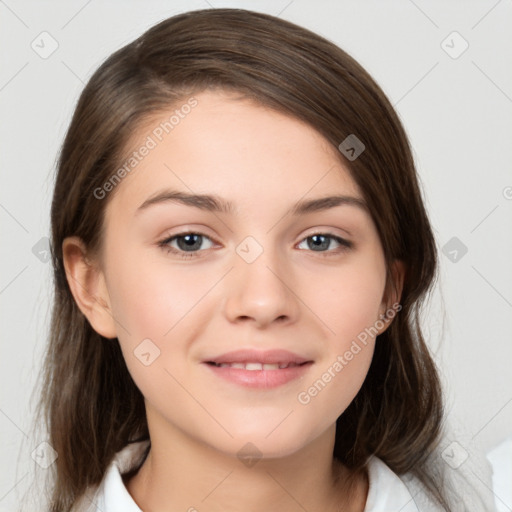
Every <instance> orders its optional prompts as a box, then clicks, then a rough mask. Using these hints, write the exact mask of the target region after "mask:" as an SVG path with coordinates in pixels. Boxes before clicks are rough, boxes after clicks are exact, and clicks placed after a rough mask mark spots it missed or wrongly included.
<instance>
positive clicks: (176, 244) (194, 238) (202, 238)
mask: <svg viewBox="0 0 512 512" xmlns="http://www.w3.org/2000/svg"><path fill="white" fill-rule="evenodd" d="M205 242H207V244H206V247H204V243H205ZM158 245H159V246H160V247H162V248H163V249H166V250H167V251H168V252H172V253H174V254H177V255H178V256H181V257H183V258H190V257H194V256H195V255H196V254H195V253H198V252H201V251H202V250H205V249H211V248H212V247H213V241H212V240H211V238H210V237H208V236H206V235H203V234H201V233H193V232H189V233H180V234H178V235H173V236H171V237H168V238H166V239H165V240H162V241H161V242H159V244H158Z"/></svg>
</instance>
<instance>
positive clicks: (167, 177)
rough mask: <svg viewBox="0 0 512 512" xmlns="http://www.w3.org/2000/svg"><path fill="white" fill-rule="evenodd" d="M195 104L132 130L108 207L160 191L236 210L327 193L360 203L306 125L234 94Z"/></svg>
mask: <svg viewBox="0 0 512 512" xmlns="http://www.w3.org/2000/svg"><path fill="white" fill-rule="evenodd" d="M194 100H195V102H194V103H195V106H194V107H192V108H180V106H183V105H187V104H192V103H191V102H190V101H188V102H187V98H185V99H184V100H182V102H178V103H177V104H176V105H173V106H172V107H171V108H169V109H168V110H165V111H161V112H159V113H157V114H155V115H154V116H152V117H151V118H150V119H146V120H145V122H144V123H143V124H141V125H140V126H139V128H138V129H137V130H136V132H135V133H134V134H133V135H132V137H131V140H130V142H129V144H128V146H127V152H126V157H125V160H124V162H122V163H121V166H123V165H124V166H125V168H126V169H128V170H129V172H126V173H125V174H126V177H124V178H123V179H122V180H121V182H120V183H119V184H118V185H117V186H116V190H115V194H114V197H113V198H112V201H111V204H109V207H108V208H109V209H113V208H114V209H117V208H119V209H121V210H122V211H124V212H130V211H132V212H134V211H135V210H136V209H137V208H138V206H140V204H141V203H142V202H143V201H144V200H146V199H147V198H148V197H149V196H151V195H153V194H155V193H156V192H158V191H159V190H161V189H163V188H169V189H173V190H183V191H186V192H188V193H209V194H214V195H219V196H222V197H226V198H228V199H229V200H230V201H231V202H232V203H233V204H234V207H235V209H238V208H240V207H242V206H250V205H253V206H257V205H258V204H259V207H260V208H261V207H262V206H264V204H265V205H266V206H269V205H275V204H279V203H281V204H283V205H284V206H286V205H288V203H289V202H292V201H293V202H296V201H298V200H299V199H301V198H304V197H307V196H309V195H315V196H319V195H327V194H331V193H333V192H336V193H343V194H350V195H352V196H356V197H361V198H362V195H361V193H360V191H359V190H358V187H357V185H356V183H355V182H354V180H353V179H352V177H351V176H350V173H349V171H348V169H347V168H346V167H345V166H344V165H343V160H342V157H340V155H339V153H338V152H337V149H336V148H335V147H333V146H332V144H330V143H329V142H328V141H327V140H326V139H325V138H324V137H323V136H322V135H321V134H319V133H318V132H317V131H316V130H314V129H313V128H312V127H311V126H309V125H307V124H306V123H304V122H302V121H300V120H298V119H296V118H293V117H291V116H287V115H285V114H282V113H279V112H276V111H274V110H271V109H269V108H266V107H264V106H261V105H259V104H257V103H255V102H253V101H251V100H248V99H244V98H241V97H240V96H239V95H234V94H233V93H227V92H223V91H221V92H204V93H201V94H197V95H195V96H194ZM144 148H146V149H144ZM142 153H144V156H142Z"/></svg>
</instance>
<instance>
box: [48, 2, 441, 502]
mask: <svg viewBox="0 0 512 512" xmlns="http://www.w3.org/2000/svg"><path fill="white" fill-rule="evenodd" d="M207 88H219V89H229V90H233V91H238V92H239V93H240V94H242V95H243V96H245V97H248V98H251V99H254V100H255V101H257V102H259V103H260V104H262V105H265V106H267V107H269V108H272V109H275V110H278V111H280V112H284V113H287V114H288V115H291V116H294V117H295V118H297V119H300V120H302V121H304V122H306V123H308V124H309V125H310V126H312V127H313V128H315V129H316V130H317V131H318V132H319V133H321V134H322V135H323V136H324V137H325V138H326V139H327V140H328V141H330V142H331V143H332V144H333V145H334V146H335V147H338V145H339V144H340V142H341V141H343V140H344V139H345V138H346V137H347V136H349V135H350V134H357V137H358V138H359V139H361V140H362V141H364V143H365V146H366V150H365V151H364V152H363V153H362V154H361V155H360V157H359V158H357V159H356V160H354V161H352V162H347V161H346V160H343V163H344V165H346V166H347V168H348V169H349V171H350V173H351V175H352V177H353V178H354V180H355V182H356V183H357V185H358V186H359V187H360V190H361V191H362V193H363V194H364V197H365V200H366V202H367V204H368V207H369V209H370V212H371V216H372V219H373V221H374V222H375V225H376V227H377V230H378V233H379V236H380V240H381V243H382V247H383V250H384V254H385V258H386V264H387V268H388V285H389V286H393V285H394V282H393V279H394V275H393V272H392V270H391V269H392V263H393V261H395V260H400V261H402V262H403V263H404V265H405V268H406V276H405V280H404V284H403V291H402V295H401V302H400V304H401V306H402V309H401V311H400V313H399V314H397V316H396V318H394V320H393V322H392V324H391V326H390V327H389V329H387V330H386V331H385V332H384V333H383V334H382V335H380V336H379V337H378V339H377V341H376V349H375V354H374V357H373V361H372V364H371V367H370V370H369V373H368V375H367V378H366V380H365V382H364V384H363V386H362V388H361V389H360V391H359V393H358V395H357V396H356V398H355V399H354V400H353V402H352V403H351V404H350V406H349V407H348V408H347V410H346V411H345V412H344V413H343V414H342V415H341V416H340V417H339V419H338V421H337V432H336V443H335V450H334V456H335V457H336V458H337V459H339V460H340V461H342V462H343V463H344V464H346V465H347V466H348V467H349V468H351V469H353V470H354V471H358V470H361V468H364V466H365V464H366V462H367V459H368V457H370V456H371V455H376V456H378V457H379V458H381V459H382V460H383V461H384V462H385V463H386V464H387V465H388V466H389V467H390V468H391V469H392V470H393V471H394V472H396V473H397V474H403V473H407V472H410V473H412V474H413V475H415V476H416V477H417V478H418V479H419V480H420V481H421V482H422V483H423V484H424V485H425V487H426V488H427V489H428V490H429V492H430V493H431V494H432V495H433V496H434V497H435V498H436V499H437V501H438V502H439V503H440V504H441V506H443V507H444V508H445V510H449V507H448V505H447V504H446V500H445V497H444V496H443V489H442V485H441V483H440V482H439V481H438V480H439V479H438V477H437V476H436V475H435V474H432V472H431V471H430V470H429V464H428V459H429V457H430V454H431V453H432V452H433V450H434V448H435V447H436V446H437V444H438V443H439V439H440V435H441V430H442V422H443V402H442V393H441V387H440V381H439V377H438V372H437V369H436V365H435V363H434V361H433V358H432V356H431V355H430V353H429V350H428V348H427V345H426V343H425V340H424V337H423V336H422V333H421V330H420V326H419V318H420V310H421V306H422V303H423V301H424V300H425V299H426V298H427V295H428V293H429V291H430V289H431V287H432V285H433V282H434V280H435V278H436V273H437V253H436V245H435V241H434V237H433V233H432V229H431V226H430V223H429V220H428V218H427V214H426V211H425V207H424V204H423V199H422V193H421V189H420V186H419V182H418V177H417V174H416V170H415V166H414V162H413V157H412V154H411V149H410V147H409V143H408V140H407V137H406V134H405V132H404V129H403V127H402V125H401V122H400V121H399V119H398V116H397V114H396V113H395V111H394V109H393V107H392V106H391V104H390V102H389V101H388V99H387V98H386V96H385V95H384V93H383V92H382V90H381V89H380V87H379V86H378V85H377V84H376V83H375V82H374V80H373V79H372V78H371V77H370V75H369V74H368V73H367V72H366V71H365V70H364V69H363V68H362V67H361V66H360V65H359V64H358V63H357V62H356V61H355V60H354V59H353V58H351V57H350V56H349V55H348V54H347V53H345V52H344V51H343V50H341V49H340V48H339V47H337V46H336V45H334V44H333V43H331V42H329V41H328V40H326V39H324V38H322V37H320V36H318V35H316V34H314V33H312V32H310V31H308V30H306V29H304V28H301V27H299V26H296V25H294V24H292V23H289V22H286V21H283V20H281V19H278V18H276V17H273V16H270V15H266V14H262V13H256V12H250V11H245V10H238V9H209V10H202V11H195V12H188V13H184V14H180V15H177V16H174V17H172V18H169V19H166V20H164V21H162V22H160V23H159V24H157V25H156V26H154V27H152V28H151V29H150V30H148V31H147V32H146V33H144V34H143V35H142V36H140V37H139V38H138V39H136V40H135V41H133V42H132V43H130V44H128V45H126V46H124V47H123V48H121V49H120V50H118V51H116V52H115V53H114V54H113V55H111V56H110V57H109V58H108V59H107V60H106V61H105V62H104V63H103V64H102V65H101V67H99V69H98V70H97V71H96V72H95V73H94V75H93V76H92V78H91V79H90V80H89V82H88V83H87V85H86V87H85V89H84V91H83V92H82V94H81V96H80V98H79V101H78V104H77V106H76V109H75V112H74V115H73V118H72V121H71V124H70V126H69V129H68V132H67V135H66V137H65V141H64V143H63V146H62V149H61V152H60V157H59V161H58V168H57V173H56V179H55V188H54V196H53V202H52V208H51V250H52V262H53V273H54V303H53V310H52V317H51V327H50V332H49V343H48V347H47V352H46V358H45V361H44V366H43V374H42V378H43V383H42V394H41V399H40V404H39V408H38V414H39V415H40V417H41V420H42V421H43V422H44V424H45V428H47V432H48V442H49V443H50V444H51V445H52V447H53V448H54V449H55V450H56V452H57V453H58V458H57V460H56V461H55V463H54V464H53V465H52V468H51V473H49V478H50V479H51V482H50V485H49V489H50V491H49V492H50V497H49V501H50V503H51V504H50V508H49V511H50V512H64V511H68V510H70V509H72V507H73V505H74V504H75V503H76V502H77V500H78V499H79V498H80V497H81V496H83V494H84V492H85V491H86V490H87V489H88V488H89V486H95V485H97V484H98V483H99V482H100V481H101V480H102V478H103V476H104V473H105V471H106V468H107V466H108V464H109V462H110V461H111V460H112V458H113V456H114V454H115V453H116V452H117V451H119V450H120V449H122V448H123V447H124V446H125V445H126V444H127V443H128V442H130V441H133V440H140V439H148V438H149V436H148V426H147V422H146V416H145V408H144V400H143V396H142V394H141V392H140V391H139V390H138V388H137V387H136V385H135V384H134V382H133V380H132V378H131V376H130V374H129V372H128V370H127V368H126V365H125V362H124V360H123V357H122V353H121V349H120V347H119V343H118V341H117V339H106V338H103V337H102V336H100V335H99V334H97V333H96V332H95V331H94V330H93V329H92V328H91V326H90V324H89V323H88V321H87V320H86V318H85V317H84V315H83V314H82V313H81V311H80V310H79V308H78V306H77V305H76V303H75V301H74V299H73V296H72V294H71V291H70V288H69V286H68V283H67V280H66V274H65V270H64V264H63V254H62V242H63V240H64V238H66V237H68V236H73V235H76V236H78V237H80V238H81V239H82V240H83V242H84V244H85V246H86V247H87V250H88V251H90V252H91V253H94V252H95V251H98V250H100V249H101V242H102V233H103V232H102V225H103V224H102V223H103V220H104V212H105V207H106V204H107V201H108V198H107V199H105V200H101V201H100V200H98V199H97V197H95V193H94V191H95V190H97V189H98V188H99V187H100V188H101V187H102V185H103V184H104V183H105V182H106V181H107V180H108V179H109V177H110V176H112V175H113V174H114V173H115V172H116V170H117V169H118V168H119V166H120V165H122V162H123V153H124V152H125V151H126V144H127V142H128V140H129V137H130V134H132V133H133V131H134V130H135V129H136V127H137V126H138V125H139V124H140V123H142V122H143V120H144V119H145V118H147V116H149V115H150V114H152V113H155V112H157V111H159V110H161V109H163V108H168V107H169V106H170V105H171V106H172V105H175V104H177V103H178V102H182V101H183V99H185V101H186V99H187V98H190V96H193V95H194V94H195V93H198V92H200V91H202V90H205V89H207ZM340 159H344V157H343V155H341V153H340Z"/></svg>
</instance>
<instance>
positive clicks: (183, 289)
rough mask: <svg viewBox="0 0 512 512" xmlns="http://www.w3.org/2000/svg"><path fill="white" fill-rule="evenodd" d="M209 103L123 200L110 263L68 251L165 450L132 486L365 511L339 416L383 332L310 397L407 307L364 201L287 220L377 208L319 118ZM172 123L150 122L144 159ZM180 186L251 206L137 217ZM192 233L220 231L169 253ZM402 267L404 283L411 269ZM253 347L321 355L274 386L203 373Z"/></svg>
mask: <svg viewBox="0 0 512 512" xmlns="http://www.w3.org/2000/svg"><path fill="white" fill-rule="evenodd" d="M195 97H196V99H197V101H198V105H197V106H196V107H195V108H194V109H193V110H192V111H191V112H190V114H188V115H187V116H186V117H185V118H184V119H182V120H180V124H179V125H177V126H176V127H175V128H174V129H173V131H172V132H171V133H169V134H167V135H166V136H165V138H164V139H163V140H162V141H161V142H159V143H158V145H157V146H156V147H155V148H154V149H152V150H151V151H150V152H149V154H148V155H147V156H146V157H145V158H144V159H143V160H142V161H141V162H140V163H139V164H138V165H137V167H136V171H134V172H132V173H131V174H130V175H128V176H127V177H126V178H124V179H123V181H122V182H121V183H120V184H119V185H118V186H117V187H116V189H115V191H114V193H112V194H113V195H112V197H110V198H109V202H108V206H107V209H106V216H105V233H104V239H103V246H102V250H101V252H100V253H99V254H98V255H96V256H95V257H91V255H89V258H88V259H87V258H85V247H84V246H83V244H82V243H81V241H80V240H79V239H78V238H76V237H70V238H68V239H66V240H65V241H64V243H63V249H64V259H65V266H66V272H67V276H68V282H69V284H70V287H71V289H72V292H73V295H74V297H75V300H76V301H77V304H78V305H79V307H80V309H81V310H82V312H83V313H84V314H85V315H86V317H87V318H88V320H89V322H90V323H91V325H92V327H93V328H94V329H95V330H96V331H97V332H98V333H100V334H101V335H103V336H104V337H106V338H118V340H119V343H120V346H121V348H122V351H123V355H124V358H125V361H126V364H127V367H128V369H129V371H130V373H131V375H132V377H133V379H134V381H135V383H136V384H137V386H138V388H139V389H140V391H141V392H142V394H143V395H144V397H145V404H146V412H147V419H148V426H149V432H150V437H151V443H152V449H151V451H150V454H149V456H148V458H147V460H146V461H145V463H144V464H143V465H142V467H141V469H140V470H139V471H138V473H137V474H136V475H135V476H133V477H132V478H131V479H129V480H127V481H126V482H125V484H126V486H127V489H128V491H129V492H130V494H131V495H132V496H133V498H134V500H135V501H136V502H137V504H138V505H139V507H141V508H143V509H144V510H145V511H164V510H165V511H167V510H189V509H190V507H195V508H197V510H200V511H220V510H224V511H231V510H246V511H252V510H254V511H256V510H269V511H272V510H280V511H292V510H294V511H295V510H303V508H305V509H306V510H308V511H316V510H322V511H325V510H339V508H337V507H338V506H339V504H340V503H341V504H343V506H344V508H343V510H354V511H356V510H357V511H362V510H363V509H364V505H365V502H366V496H367V492H368V482H367V480H366V478H359V479H358V480H357V482H356V486H355V492H354V494H353V495H352V496H351V497H350V498H349V497H348V494H347V488H346V485H345V483H346V480H347V477H348V474H349V472H348V470H347V468H345V467H343V466H342V465H341V464H336V463H333V458H332V450H333V445H334V436H335V421H336V418H337V417H338V416H339V415H340V414H341V413H342V412H343V411H344V410H345V409H346V407H347V406H348V405H349V404H350V402H351V401H352V400H353V398H354V397H355V395H356V394H357V392H358V390H359V389H360V387H361V385H362V383H363V381H364V379H365V376H366V374H367V372H368V368H369V365H370V362H371V359H372V355H373V351H374V344H375V339H374V338H371V337H370V338H369V339H368V341H367V345H366V346H362V350H361V351H360V352H359V353H358V354H357V355H355V356H354V358H353V359H352V360H351V361H350V362H349V363H348V364H347V365H346V366H344V368H343V370H342V371H340V372H338V373H335V375H336V376H335V377H334V378H332V379H331V381H330V382H329V383H328V384H327V385H326V386H325V388H324V389H322V390H321V392H319V393H318V394H317V395H316V396H314V397H313V398H312V399H311V400H310V402H309V403H308V404H305V405H304V404H302V403H300V402H299V401H298V398H297V397H298V394H299V393H300V392H304V391H307V390H308V388H309V387H310V386H311V385H312V384H313V383H314V382H315V381H316V380H317V379H319V378H321V376H322V374H324V373H325V372H326V371H327V370H328V369H329V368H330V367H332V365H333V363H334V362H335V361H336V360H337V356H338V355H342V354H344V353H345V352H346V351H347V350H349V348H350V346H351V343H352V341H353V340H355V339H356V337H357V336H358V334H359V333H361V332H362V331H364V329H365V328H367V327H370V326H373V325H374V324H375V322H376V321H377V320H379V318H380V315H381V314H382V313H384V312H385V311H386V309H388V308H389V307H390V305H391V304H393V303H395V302H398V300H399V297H397V296H396V295H392V294H391V293H389V292H388V288H387V286H386V274H385V271H386V266H385V260H384V254H383V250H382V246H381V243H380V240H379V236H378V233H377V231H376V228H375V225H374V223H373V221H372V219H371V217H370V215H369V213H368V212H367V211H366V210H365V209H363V208H358V207H355V206H351V205H339V206H336V207H332V208H329V209H326V210H323V211H315V212H310V213H307V214H303V215H298V216H294V215H290V214H288V215H286V212H287V211H288V209H289V208H291V207H292V206H293V205H295V203H297V202H298V201H300V200H308V199H314V198H319V197H324V196H331V195H337V194H340V195H348V196H352V197H356V198H360V199H362V198H363V196H362V194H361V191H360V190H359V189H358V188H357V186H356V184H355V182H354V181H353V179H352V178H351V177H350V175H349V172H348V171H347V169H346V168H345V167H344V166H343V162H342V160H341V159H340V155H339V154H338V153H337V150H336V149H335V148H333V147H332V145H330V144H328V143H327V141H326V140H325V139H324V138H323V137H322V136H321V135H320V134H318V133H317V132H316V131H315V130H314V129H313V128H311V127H310V126H308V125H306V124H304V123H302V122H301V121H299V120H297V119H294V118H291V117H288V116H286V115H283V114H281V113H276V112H274V111H272V110H269V109H266V108H264V107H262V106H260V105H258V104H256V103H254V102H251V101H250V100H247V99H243V98H240V97H237V96H234V95H233V94H232V93H227V92H220V91H216V92H211V91H210V92H203V93H201V94H197V95H196V96H195ZM172 110H173V109H170V112H171V113H172ZM168 117H169V113H168V112H162V113H161V116H160V115H159V116H157V117H155V118H153V119H151V120H150V121H149V122H147V123H145V124H144V126H142V127H140V129H139V130H137V132H136V133H135V134H134V136H133V141H131V145H133V148H138V147H140V146H141V144H142V143H143V142H144V140H146V137H147V136H148V134H151V130H152V129H153V128H154V127H156V126H158V124H159V123H160V122H161V121H162V120H164V119H168ZM164 189H173V190H179V191H183V192H187V193H196V194H199V193H201V194H215V195H218V196H220V197H222V198H224V199H225V200H229V201H231V202H232V203H233V212H232V213H223V212H212V211H205V210H201V209H199V208H195V207H193V206H190V205H185V204H181V203H179V202H176V201H165V202H161V203H158V204H155V205H152V206H149V207H147V208H143V209H142V210H139V211H138V212H137V209H138V208H139V206H140V205H142V204H143V203H144V202H145V201H146V200H147V199H148V198H151V197H153V196H155V194H157V193H158V192H160V191H162V190H164ZM187 232H189V233H190V232H192V233H201V234H204V235H206V237H208V238H204V239H203V242H202V245H200V243H201V242H199V244H198V245H199V247H200V249H199V250H198V249H196V250H195V252H194V253H193V255H192V257H191V258H189V259H184V258H180V257H179V256H178V255H177V254H176V253H173V252H168V250H167V249H166V248H164V247H161V246H159V242H161V241H162V240H164V239H166V238H169V237H170V236H173V235H177V234H183V233H187ZM322 233H329V234H333V235H335V236H339V237H341V238H343V239H345V240H348V241H350V242H351V243H352V244H353V246H352V247H351V248H348V249H347V248H345V249H343V246H341V245H340V244H338V243H337V242H336V241H335V239H332V238H327V240H326V243H327V244H330V245H327V249H325V246H324V248H323V249H321V250H315V247H313V248H311V246H310V245H309V244H308V237H310V236H312V235H315V234H322ZM248 236H251V237H253V239H254V240H256V241H257V244H259V246H260V247H261V249H262V251H263V252H262V253H261V254H259V256H258V257H257V258H256V259H255V261H253V262H252V263H247V261H245V260H244V259H243V258H242V257H241V256H240V255H239V254H238V253H237V252H236V249H237V246H238V245H239V244H240V243H241V242H242V241H243V240H244V239H245V238H246V237H248ZM181 240H182V241H183V239H181ZM309 240H310V241H311V239H309ZM324 240H325V239H324ZM168 245H170V246H171V247H173V248H174V249H175V250H176V251H178V250H179V247H183V244H182V245H181V246H179V245H178V240H177V239H174V241H172V242H169V244H168ZM255 247H256V248H257V245H253V246H249V251H253V252H251V254H255V253H254V251H255V250H257V249H255ZM182 252H183V251H182ZM189 254H190V253H189ZM393 271H394V272H395V275H396V277H397V281H398V282H399V283H401V276H402V275H403V269H402V268H401V266H400V264H399V262H397V263H396V266H395V267H393ZM400 289H401V284H400V285H399V289H398V291H400ZM390 322H391V321H390V320H388V321H386V322H385V325H384V327H382V328H381V329H379V333H380V332H382V331H384V330H385V329H386V328H387V327H388V326H389V324H390ZM144 339H150V340H151V342H152V343H153V344H154V345H156V346H157V347H158V349H159V350H160V355H159V357H157V358H156V359H155V360H154V361H153V362H152V363H151V364H150V365H148V366H146V365H144V364H142V363H141V361H140V360H139V359H138V358H137V357H136V356H135V355H134V350H136V348H137V347H138V346H139V344H140V343H141V342H142V340H144ZM106 342H107V341H106ZM241 348H257V349H273V348H281V349H286V350H290V351H292V352H295V353H297V354H300V355H302V356H304V357H307V358H308V359H311V360H313V361H314V362H313V364H312V365H310V367H309V368H308V370H307V371H306V373H305V374H304V375H303V376H302V377H300V378H299V379H296V380H293V381H291V382H289V383H287V384H285V385H282V386H280V387H278V388H273V389H266V390H262V389H252V388H247V387H242V386H239V385H237V384H234V383H232V382H228V381H226V380H224V379H221V378H219V377H218V376H217V375H216V374H214V372H212V371H211V369H210V368H208V367H207V366H206V365H205V364H203V361H204V359H205V358H207V357H212V355H219V354H222V353H225V352H228V351H231V350H235V349H241ZM331 373H332V370H331ZM248 442H250V443H252V444H253V445H254V446H256V447H257V449H258V450H259V452H260V453H261V456H262V458H261V459H260V460H259V461H258V462H257V463H256V464H255V465H253V466H252V467H248V466H246V465H245V464H243V463H242V462H241V461H240V460H239V458H238V457H237V452H239V450H240V449H241V448H242V447H243V446H244V445H246V443H248ZM333 503H337V504H338V505H333Z"/></svg>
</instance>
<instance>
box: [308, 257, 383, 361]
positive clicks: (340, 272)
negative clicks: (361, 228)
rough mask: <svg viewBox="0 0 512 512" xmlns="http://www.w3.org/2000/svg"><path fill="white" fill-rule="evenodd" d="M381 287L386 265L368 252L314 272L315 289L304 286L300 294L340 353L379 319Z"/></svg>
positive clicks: (381, 297)
mask: <svg viewBox="0 0 512 512" xmlns="http://www.w3.org/2000/svg"><path fill="white" fill-rule="evenodd" d="M384 288H385V265H384V263H383V262H382V261H381V260H380V259H378V258H377V257H375V256H373V255H372V254H371V253H370V255H369V256H368V257H366V258H354V259H353V261H352V262H350V263H348V264H346V265H342V266H340V267H338V268H335V269H329V271H326V272H320V273H317V275H316V276H315V286H311V284H308V283H305V285H304V290H303V293H304V296H305V297H307V299H306V302H307V303H308V305H310V307H311V309H312V310H313V311H314V312H315V314H316V315H317V316H318V318H320V319H321V320H322V322H323V324H324V327H325V328H326V330H327V331H328V338H329V339H330V340H332V345H333V346H335V347H336V349H337V350H338V351H341V350H344V347H345V345H346V344H347V342H348V344H349V345H350V340H352V339H354V338H356V337H357V336H358V335H359V334H360V333H361V332H366V331H365V329H367V328H370V327H372V326H373V325H374V324H375V322H376V321H377V320H378V318H379V308H380V306H381V303H382V299H383V294H384Z"/></svg>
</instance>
